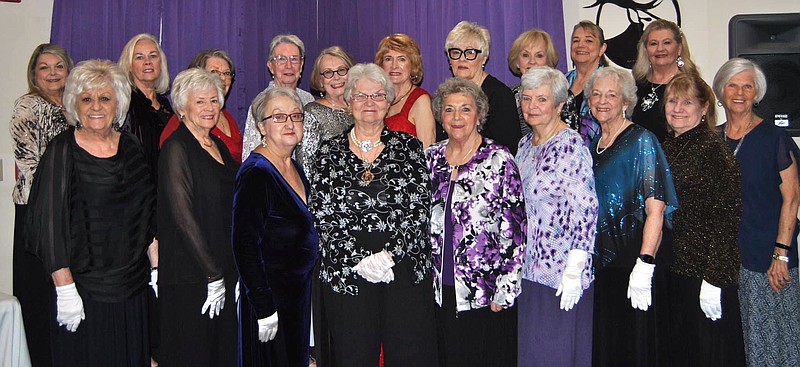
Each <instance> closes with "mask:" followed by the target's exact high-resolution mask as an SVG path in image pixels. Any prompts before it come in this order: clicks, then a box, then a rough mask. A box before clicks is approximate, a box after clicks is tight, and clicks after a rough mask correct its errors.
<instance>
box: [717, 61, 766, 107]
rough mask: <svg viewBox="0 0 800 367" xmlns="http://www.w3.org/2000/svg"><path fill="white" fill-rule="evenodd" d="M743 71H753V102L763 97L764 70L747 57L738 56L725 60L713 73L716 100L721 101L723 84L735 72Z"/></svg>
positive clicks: (764, 91) (759, 100)
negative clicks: (754, 90) (754, 89)
mask: <svg viewBox="0 0 800 367" xmlns="http://www.w3.org/2000/svg"><path fill="white" fill-rule="evenodd" d="M745 71H750V72H752V73H753V82H754V83H755V87H756V98H755V102H761V99H762V98H764V95H765V94H766V93H767V77H766V76H765V75H764V71H763V70H761V67H759V66H758V64H756V63H754V62H752V61H750V60H748V59H742V58H739V57H736V58H733V59H730V60H728V61H726V62H725V63H724V64H722V66H721V67H720V68H719V70H718V71H717V74H716V75H714V94H716V95H717V99H718V100H720V101H722V95H723V94H724V93H723V90H724V89H725V84H728V82H729V81H730V80H731V78H733V77H734V76H735V75H736V74H739V73H741V72H745Z"/></svg>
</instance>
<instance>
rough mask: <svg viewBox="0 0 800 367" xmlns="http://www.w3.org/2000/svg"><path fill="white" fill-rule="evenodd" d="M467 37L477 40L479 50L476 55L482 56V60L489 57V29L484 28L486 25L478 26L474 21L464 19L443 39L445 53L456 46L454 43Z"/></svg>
mask: <svg viewBox="0 0 800 367" xmlns="http://www.w3.org/2000/svg"><path fill="white" fill-rule="evenodd" d="M468 39H475V40H476V41H478V48H480V50H481V53H480V54H479V55H478V56H480V57H482V58H483V59H484V60H486V59H489V46H490V45H491V41H492V39H491V37H490V36H489V30H488V29H486V27H482V26H479V25H478V24H476V23H473V22H468V21H466V20H462V21H460V22H458V24H456V26H455V27H453V29H452V30H451V31H450V33H448V34H447V38H446V39H445V41H444V51H445V53H446V52H447V50H448V49H450V48H453V47H456V43H459V42H461V41H464V40H468Z"/></svg>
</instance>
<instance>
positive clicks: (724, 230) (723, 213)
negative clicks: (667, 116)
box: [664, 124, 742, 288]
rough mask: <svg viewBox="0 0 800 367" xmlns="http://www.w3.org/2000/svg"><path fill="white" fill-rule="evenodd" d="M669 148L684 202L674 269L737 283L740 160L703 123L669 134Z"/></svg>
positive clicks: (721, 283)
mask: <svg viewBox="0 0 800 367" xmlns="http://www.w3.org/2000/svg"><path fill="white" fill-rule="evenodd" d="M664 154H665V155H666V156H667V160H668V161H669V165H670V168H671V169H672V177H673V179H674V180H675V191H676V192H677V193H678V197H679V198H680V205H681V209H680V210H678V211H676V212H675V213H674V214H673V240H672V246H673V250H674V253H675V257H674V260H673V263H672V268H671V269H672V271H673V272H675V273H677V274H681V275H685V276H688V277H696V278H701V279H705V280H706V281H707V282H709V283H711V284H712V285H714V286H717V287H720V288H727V287H730V286H734V285H736V284H738V282H739V265H740V263H741V260H740V258H739V222H740V219H741V216H742V196H741V189H740V186H741V174H740V173H739V164H738V163H737V162H736V159H735V158H734V157H733V154H732V153H731V150H730V149H729V148H728V147H727V145H726V144H725V142H723V141H722V139H720V137H719V136H718V135H716V134H715V133H714V132H712V131H711V130H709V129H708V127H707V126H705V125H704V124H701V125H699V126H697V127H695V128H694V129H692V130H689V131H687V132H685V133H683V134H681V135H679V136H677V137H675V138H671V139H667V141H666V142H665V143H664Z"/></svg>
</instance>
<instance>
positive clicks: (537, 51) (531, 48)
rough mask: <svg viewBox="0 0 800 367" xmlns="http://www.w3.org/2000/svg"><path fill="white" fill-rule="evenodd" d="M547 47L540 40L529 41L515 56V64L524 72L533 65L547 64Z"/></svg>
mask: <svg viewBox="0 0 800 367" xmlns="http://www.w3.org/2000/svg"><path fill="white" fill-rule="evenodd" d="M547 61H548V60H547V49H546V48H545V47H544V43H542V42H534V43H529V44H528V45H527V46H525V47H523V48H522V51H521V52H520V53H519V56H517V66H518V67H519V71H520V73H522V74H525V73H526V72H527V71H528V70H530V68H532V67H534V66H548V62H547Z"/></svg>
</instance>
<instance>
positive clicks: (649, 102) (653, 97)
mask: <svg viewBox="0 0 800 367" xmlns="http://www.w3.org/2000/svg"><path fill="white" fill-rule="evenodd" d="M647 83H649V84H650V93H648V94H647V96H645V97H644V98H642V104H641V106H642V112H644V111H647V110H649V109H651V108H653V106H655V105H656V102H658V94H656V90H658V88H661V87H662V86H663V85H664V84H654V83H653V82H650V81H648V82H647Z"/></svg>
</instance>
